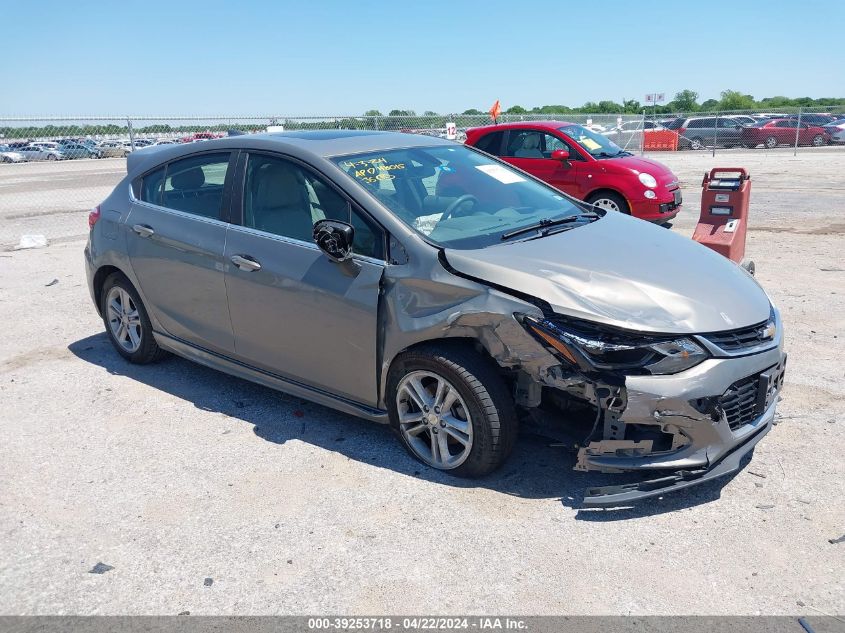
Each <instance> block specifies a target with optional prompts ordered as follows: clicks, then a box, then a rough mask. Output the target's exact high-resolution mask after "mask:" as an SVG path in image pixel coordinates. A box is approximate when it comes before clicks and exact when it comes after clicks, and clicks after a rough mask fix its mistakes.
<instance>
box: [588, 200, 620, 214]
mask: <svg viewBox="0 0 845 633" xmlns="http://www.w3.org/2000/svg"><path fill="white" fill-rule="evenodd" d="M593 206H594V207H598V208H599V209H604V210H605V211H621V210H622V209H620V208H619V205H618V204H616V202H615V201H614V200H611V199H610V198H599V199H598V200H595V201H593Z"/></svg>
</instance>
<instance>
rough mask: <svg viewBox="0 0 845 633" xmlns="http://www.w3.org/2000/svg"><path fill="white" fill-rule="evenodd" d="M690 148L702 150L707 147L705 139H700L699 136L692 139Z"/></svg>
mask: <svg viewBox="0 0 845 633" xmlns="http://www.w3.org/2000/svg"><path fill="white" fill-rule="evenodd" d="M689 146H690V149H694V150H700V149H705V147H706V146H705V145H704V140H703V139H700V138H699V137H697V136H696V137H695V138H694V139H692V140H690V142H689Z"/></svg>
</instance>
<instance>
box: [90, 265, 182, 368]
mask: <svg viewBox="0 0 845 633" xmlns="http://www.w3.org/2000/svg"><path fill="white" fill-rule="evenodd" d="M100 314H102V316H103V324H104V325H105V326H106V333H107V334H108V336H109V340H110V341H111V342H112V345H114V348H115V349H116V350H117V353H118V354H120V355H121V356H123V358H125V359H126V360H128V361H129V362H130V363H135V364H137V365H146V364H147V363H154V362H156V361H159V360H161V359H162V358H164V357H166V356H167V352H165V351H164V350H163V349H161V348H160V347H159V346H158V343H156V341H155V338H154V337H153V326H152V323H151V322H150V317H149V315H148V314H147V310H146V308H145V307H144V304H143V302H142V301H141V297H140V296H139V295H138V291H137V290H135V287H134V286H133V285H132V284H131V283H130V281H129V280H128V279H127V278H126V276H125V275H123V274H122V273H112V274H111V275H109V276H108V278H106V280H105V282H104V283H103V289H102V291H101V292H100Z"/></svg>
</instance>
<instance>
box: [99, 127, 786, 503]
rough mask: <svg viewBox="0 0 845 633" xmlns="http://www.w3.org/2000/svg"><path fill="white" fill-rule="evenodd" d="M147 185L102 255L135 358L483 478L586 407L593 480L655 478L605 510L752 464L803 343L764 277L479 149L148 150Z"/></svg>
mask: <svg viewBox="0 0 845 633" xmlns="http://www.w3.org/2000/svg"><path fill="white" fill-rule="evenodd" d="M127 171H128V174H127V176H126V177H125V178H124V180H123V181H122V182H121V183H120V184H119V185H118V186H117V188H116V189H115V190H114V192H113V193H112V194H111V195H110V196H109V197H108V198H107V199H106V200H105V201H104V202H103V203H102V204H101V205H100V206H99V207H97V208H96V209H94V210H92V212H91V214H90V216H89V225H90V228H91V233H90V238H89V241H88V244H87V246H86V248H85V259H86V264H87V271H88V281H89V286H90V291H91V296H92V298H93V299H94V303H95V305H96V307H97V310H98V311H99V313H100V315H101V316H102V318H103V321H104V324H105V329H106V332H107V333H108V336H109V337H110V339H111V341H112V343H113V344H114V347H115V349H116V350H117V352H118V353H120V354H121V355H122V356H123V357H124V358H126V359H127V360H129V361H130V362H134V363H149V362H152V361H156V360H158V359H160V358H162V357H163V356H165V355H166V354H167V353H168V352H172V353H175V354H178V355H180V356H184V357H186V358H189V359H191V360H194V361H196V362H199V363H202V364H204V365H208V366H210V367H213V368H215V369H218V370H220V371H224V372H227V373H229V374H232V375H235V376H239V377H241V378H245V379H247V380H252V381H255V382H258V383H260V384H263V385H266V386H269V387H272V388H275V389H279V390H281V391H284V392H287V393H290V394H293V395H296V396H299V397H303V398H307V399H309V400H312V401H315V402H318V403H320V404H324V405H326V406H330V407H334V408H335V409H339V410H341V411H344V412H346V413H350V414H353V415H356V416H360V417H364V418H367V419H370V420H374V421H378V422H383V423H389V424H390V425H391V426H392V427H393V428H394V429H395V430H396V432H397V434H398V436H399V437H400V438H401V441H402V443H403V444H404V445H405V446H406V447H407V449H408V450H409V451H410V452H411V454H412V455H413V456H414V457H416V458H417V459H419V460H421V461H422V462H424V463H426V464H428V465H429V466H431V467H433V468H437V469H441V470H446V471H449V472H452V473H454V474H456V475H461V476H470V477H477V476H482V475H485V474H487V473H489V472H491V471H492V470H494V469H495V468H497V467H498V466H500V465H501V464H502V463H503V462H504V461H505V459H507V457H508V454H509V453H510V451H511V449H512V448H513V446H514V443H515V441H516V437H517V431H518V428H517V427H518V421H519V419H520V417H521V416H522V415H523V414H525V412H526V411H530V410H531V409H535V408H537V407H541V406H542V407H544V408H545V407H547V406H548V405H549V404H550V403H551V404H554V405H555V406H556V407H557V408H558V409H557V410H560V411H561V414H560V418H561V420H562V421H563V422H564V423H566V422H567V414H566V411H568V410H569V409H570V406H571V405H578V404H580V406H581V407H582V408H584V407H587V408H589V409H590V411H591V413H590V416H591V417H590V419H591V420H594V424H593V425H592V429H591V430H590V432H589V434H588V436H587V437H586V438H585V440H584V441H583V442H582V443H581V448H580V451H579V453H578V458H577V463H576V466H575V468H576V470H582V471H592V470H595V471H603V472H638V473H640V475H637V476H636V481H635V482H632V483H622V484H620V485H619V486H612V487H607V488H600V489H593V490H590V491H588V493H587V495H586V498H585V505H587V506H611V505H620V504H628V503H631V502H633V501H636V500H638V499H642V498H646V497H651V496H656V495H662V494H666V493H667V492H671V491H673V490H678V489H681V488H685V487H687V486H690V485H693V484H697V483H700V482H703V481H707V480H708V479H713V478H715V477H718V476H721V475H724V474H727V473H730V472H733V471H735V470H737V469H738V468H739V466H740V459H741V458H742V457H743V456H744V455H746V454H747V453H748V452H749V451H751V449H752V448H753V447H754V445H755V444H756V443H757V442H758V441H759V440H760V439H761V438H762V437H763V436H764V435H765V434H766V433H767V432H768V430H769V429H770V427H771V424H772V419H773V417H774V412H775V403H776V400H777V396H778V392H779V390H780V388H781V386H782V383H783V372H784V366H785V358H786V357H785V355H784V353H783V350H782V340H783V331H782V327H781V322H780V317H779V315H778V312H777V310H776V309H775V308H774V307H773V306H772V304H771V303H770V301H769V299H768V297H767V296H766V293H765V292H764V291H763V290H762V289H761V288H760V286H759V285H758V284H757V282H756V281H755V280H754V279H753V278H752V277H751V276H750V275H748V274H747V273H746V272H745V271H744V270H743V269H742V268H740V267H738V266H735V265H734V264H733V263H731V262H730V261H728V260H726V259H724V258H722V257H721V256H719V255H717V254H715V253H713V252H712V251H710V250H708V249H706V248H704V247H702V246H700V245H698V244H695V243H693V242H692V241H690V240H687V239H685V238H683V237H681V236H679V235H676V234H674V233H672V232H671V231H667V230H665V229H663V228H660V227H656V226H653V225H651V224H650V223H647V222H642V221H640V220H636V219H633V218H630V217H627V216H624V215H621V214H616V213H606V212H604V211H602V210H598V209H594V208H592V207H590V206H588V205H586V204H585V203H582V202H579V201H577V200H574V199H572V198H569V197H567V196H565V195H563V194H561V193H560V192H559V191H557V190H556V189H553V188H551V187H549V186H547V185H545V184H544V183H542V182H541V181H539V180H537V179H535V178H533V177H532V176H530V175H528V174H526V173H524V172H522V171H519V170H517V169H514V168H513V167H510V166H508V165H507V164H505V163H502V162H500V161H498V160H497V159H495V158H492V157H490V156H488V155H486V154H484V153H482V152H479V151H477V150H475V149H472V148H469V147H465V146H462V145H457V144H455V143H452V142H449V141H444V140H441V139H435V138H430V137H425V136H415V135H407V134H397V133H387V132H364V131H337V130H333V131H315V132H287V133H281V134H262V135H248V136H236V137H232V138H227V139H220V140H213V141H207V142H205V143H202V144H199V145H196V144H195V145H180V146H163V147H161V148H155V149H147V150H144V151H141V152H134V153H132V154H131V155H130V157H129V159H128V165H127ZM643 473H646V474H648V475H649V476H645V477H643V476H642V474H643ZM620 477H622V481H623V482H624V481H625V479H624V477H625V476H624V475H622V476H620ZM630 477H631V476H630V475H629V478H630Z"/></svg>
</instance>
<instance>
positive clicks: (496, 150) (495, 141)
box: [475, 132, 504, 156]
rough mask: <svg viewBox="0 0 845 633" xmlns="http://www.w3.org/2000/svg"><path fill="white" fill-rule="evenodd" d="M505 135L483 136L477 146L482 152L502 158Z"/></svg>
mask: <svg viewBox="0 0 845 633" xmlns="http://www.w3.org/2000/svg"><path fill="white" fill-rule="evenodd" d="M503 135H504V132H491V133H490V134H487V135H486V136H482V137H481V139H479V141H478V143H476V144H475V146H476V147H477V148H478V149H480V150H481V151H482V152H487V153H488V154H493V156H501V155H502V152H501V150H502V136H503Z"/></svg>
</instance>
